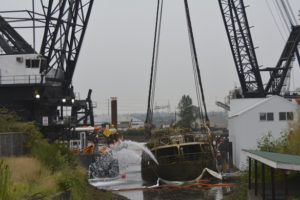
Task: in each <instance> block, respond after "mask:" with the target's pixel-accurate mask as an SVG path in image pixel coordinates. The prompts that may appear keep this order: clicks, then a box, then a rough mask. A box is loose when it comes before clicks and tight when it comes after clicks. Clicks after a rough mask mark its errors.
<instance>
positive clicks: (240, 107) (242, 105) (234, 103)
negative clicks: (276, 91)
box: [228, 95, 294, 118]
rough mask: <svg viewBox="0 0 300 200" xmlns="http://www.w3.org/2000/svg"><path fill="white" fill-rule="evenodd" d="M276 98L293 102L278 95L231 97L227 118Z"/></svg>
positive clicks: (289, 102)
mask: <svg viewBox="0 0 300 200" xmlns="http://www.w3.org/2000/svg"><path fill="white" fill-rule="evenodd" d="M274 99H278V100H281V101H282V102H285V103H288V104H294V103H292V102H291V101H289V100H287V99H285V98H283V97H280V96H276V95H274V96H270V97H266V98H243V99H232V100H231V101H230V112H229V115H228V118H232V117H236V116H239V115H241V114H243V113H245V112H248V111H250V110H252V109H254V108H255V107H257V106H259V105H261V104H263V103H266V102H268V101H271V100H274Z"/></svg>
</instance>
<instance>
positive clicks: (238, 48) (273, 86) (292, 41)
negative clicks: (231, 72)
mask: <svg viewBox="0 0 300 200" xmlns="http://www.w3.org/2000/svg"><path fill="white" fill-rule="evenodd" d="M218 2H219V6H220V10H221V14H222V17H223V22H224V25H225V29H226V33H227V36H228V40H229V44H230V48H231V52H232V55H233V59H234V63H235V67H236V70H237V73H238V76H239V80H240V84H241V89H242V93H243V97H244V98H260V97H265V96H267V95H269V94H271V95H285V91H284V89H283V88H284V87H285V82H286V81H287V74H288V71H289V70H290V69H291V68H292V64H293V60H294V59H295V56H296V57H297V59H298V63H299V65H300V56H299V50H298V45H299V41H300V26H298V25H294V24H293V23H292V22H291V25H290V26H291V32H290V35H289V37H288V40H287V41H286V44H285V47H284V49H283V51H282V54H281V56H280V58H279V60H278V62H277V64H276V66H275V67H270V68H266V69H260V68H259V65H258V61H257V58H256V53H255V48H254V45H253V41H252V37H251V32H250V26H249V23H248V19H247V14H246V9H245V5H244V1H243V0H218ZM282 4H283V7H285V8H286V7H287V6H285V3H284V2H282ZM283 10H285V11H286V12H288V10H287V9H283ZM286 15H287V18H289V19H290V20H291V19H292V17H291V14H289V13H286ZM261 71H268V72H269V73H270V78H269V79H268V81H267V84H266V85H265V86H264V84H263V81H262V78H261V73H260V72H261Z"/></svg>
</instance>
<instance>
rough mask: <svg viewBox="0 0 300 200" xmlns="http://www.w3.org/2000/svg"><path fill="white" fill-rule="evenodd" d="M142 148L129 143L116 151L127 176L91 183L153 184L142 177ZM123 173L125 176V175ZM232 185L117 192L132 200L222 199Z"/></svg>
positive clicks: (116, 186)
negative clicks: (208, 187)
mask: <svg viewBox="0 0 300 200" xmlns="http://www.w3.org/2000/svg"><path fill="white" fill-rule="evenodd" d="M141 151H142V150H141V148H138V145H129V146H128V147H127V148H124V149H122V150H120V151H118V152H116V154H115V156H117V158H118V160H119V166H120V174H121V175H122V174H124V175H125V176H126V177H125V178H124V177H123V178H122V177H121V176H119V177H118V178H115V179H113V180H105V181H103V180H102V181H100V180H99V181H93V182H92V183H91V184H92V185H94V186H96V187H98V188H101V189H107V190H119V189H130V188H141V187H143V186H151V184H148V183H145V182H144V181H143V180H142V177H141V165H140V162H141ZM124 175H123V176H124ZM232 189H233V188H232V187H223V188H221V187H216V188H210V189H206V190H201V189H200V188H195V187H193V188H189V189H155V190H153V189H148V190H135V191H122V192H115V193H117V194H120V195H122V196H125V197H127V198H128V199H131V200H153V199H154V200H194V199H197V200H199V199H205V200H221V199H223V197H224V195H225V194H227V193H230V192H231V191H232Z"/></svg>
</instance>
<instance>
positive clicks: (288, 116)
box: [279, 112, 294, 121]
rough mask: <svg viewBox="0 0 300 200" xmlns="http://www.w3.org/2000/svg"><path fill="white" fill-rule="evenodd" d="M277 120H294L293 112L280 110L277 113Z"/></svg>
mask: <svg viewBox="0 0 300 200" xmlns="http://www.w3.org/2000/svg"><path fill="white" fill-rule="evenodd" d="M279 120H280V121H286V120H289V121H292V120H294V113H293V112H280V113H279Z"/></svg>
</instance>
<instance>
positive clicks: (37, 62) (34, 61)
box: [26, 59, 47, 68]
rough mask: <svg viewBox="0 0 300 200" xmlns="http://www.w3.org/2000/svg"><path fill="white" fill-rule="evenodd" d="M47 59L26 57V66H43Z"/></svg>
mask: <svg viewBox="0 0 300 200" xmlns="http://www.w3.org/2000/svg"><path fill="white" fill-rule="evenodd" d="M46 64H47V61H46V60H45V59H27V60H26V67H27V68H39V67H41V66H45V65H46Z"/></svg>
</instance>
